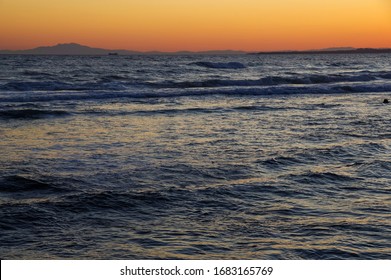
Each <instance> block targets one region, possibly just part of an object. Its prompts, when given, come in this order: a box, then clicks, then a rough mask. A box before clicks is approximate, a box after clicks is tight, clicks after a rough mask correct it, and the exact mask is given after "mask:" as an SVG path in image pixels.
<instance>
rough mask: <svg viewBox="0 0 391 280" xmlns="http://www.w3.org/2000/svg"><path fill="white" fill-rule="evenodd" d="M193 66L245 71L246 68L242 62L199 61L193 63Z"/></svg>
mask: <svg viewBox="0 0 391 280" xmlns="http://www.w3.org/2000/svg"><path fill="white" fill-rule="evenodd" d="M191 65H196V66H200V67H205V68H212V69H243V68H246V66H245V65H244V64H242V63H240V62H209V61H198V62H193V63H191Z"/></svg>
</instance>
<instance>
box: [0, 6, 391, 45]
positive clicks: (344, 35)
mask: <svg viewBox="0 0 391 280" xmlns="http://www.w3.org/2000/svg"><path fill="white" fill-rule="evenodd" d="M0 18H1V23H2V24H1V25H0V34H1V37H2V40H1V41H0V49H1V50H5V49H7V50H25V49H31V48H35V47H39V46H53V45H56V44H58V43H61V42H77V43H79V44H81V45H87V46H93V47H96V48H104V49H124V50H134V51H162V52H175V51H183V50H186V51H206V50H228V49H229V50H241V51H250V52H251V51H279V50H310V49H322V48H330V47H339V46H352V47H355V48H389V47H391V36H390V35H391V31H390V30H391V5H390V1H388V0H375V1H373V0H356V1H354V0H330V1H320V0H312V1H309V0H296V1H292V0H273V1H271V0H242V1H235V0H225V1H223V0H217V1H214V2H213V3H211V2H210V1H207V0H199V1H192V2H191V3H189V2H184V1H179V0H166V1H160V0H146V1H139V0H137V1H131V2H129V1H125V0H113V1H103V0H85V1H83V2H80V1H76V0H69V1H60V0H57V1H49V0H36V1H27V0H12V1H11V0H2V1H0Z"/></svg>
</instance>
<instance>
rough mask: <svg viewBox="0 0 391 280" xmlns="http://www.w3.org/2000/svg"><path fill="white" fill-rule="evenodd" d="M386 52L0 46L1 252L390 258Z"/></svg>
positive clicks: (14, 255)
mask: <svg viewBox="0 0 391 280" xmlns="http://www.w3.org/2000/svg"><path fill="white" fill-rule="evenodd" d="M385 98H389V99H391V56H390V54H334V55H330V54H313V55H235V56H202V55H199V56H194V55H188V56H162V55H160V56H159V55H156V56H0V257H1V258H2V259H57V258H59V259H68V258H69V259H85V258H87V259H385V258H387V259H389V258H391V246H390V244H391V172H390V170H391V105H388V104H383V100H384V99H385Z"/></svg>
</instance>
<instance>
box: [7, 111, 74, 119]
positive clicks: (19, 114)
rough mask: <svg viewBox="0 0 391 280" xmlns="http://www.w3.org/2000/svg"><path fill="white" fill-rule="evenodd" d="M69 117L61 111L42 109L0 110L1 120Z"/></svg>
mask: <svg viewBox="0 0 391 280" xmlns="http://www.w3.org/2000/svg"><path fill="white" fill-rule="evenodd" d="M67 115H69V113H68V112H66V111H61V110H40V109H16V110H0V119H1V118H2V119H40V118H47V117H62V116H67Z"/></svg>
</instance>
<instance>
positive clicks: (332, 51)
mask: <svg viewBox="0 0 391 280" xmlns="http://www.w3.org/2000/svg"><path fill="white" fill-rule="evenodd" d="M350 53H391V48H390V49H373V48H357V49H356V48H351V47H346V48H327V49H320V50H307V51H275V52H255V53H249V54H252V55H263V54H350Z"/></svg>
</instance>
